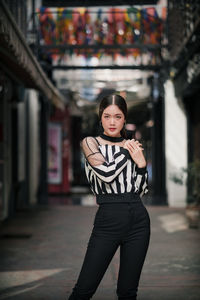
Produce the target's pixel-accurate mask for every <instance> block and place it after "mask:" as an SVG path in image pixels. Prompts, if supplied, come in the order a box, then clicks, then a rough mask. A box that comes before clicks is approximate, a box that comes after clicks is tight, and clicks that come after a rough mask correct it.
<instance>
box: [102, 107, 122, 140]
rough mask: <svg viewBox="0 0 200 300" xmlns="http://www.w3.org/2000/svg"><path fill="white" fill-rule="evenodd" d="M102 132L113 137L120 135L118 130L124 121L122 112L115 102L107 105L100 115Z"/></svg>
mask: <svg viewBox="0 0 200 300" xmlns="http://www.w3.org/2000/svg"><path fill="white" fill-rule="evenodd" d="M101 122H102V126H103V129H104V134H106V135H108V136H113V137H117V136H118V137H119V136H121V134H120V131H121V130H122V128H123V126H124V122H125V117H124V114H123V112H122V111H121V110H120V109H119V107H118V106H117V105H115V104H112V105H109V106H108V107H106V108H105V109H104V111H103V114H102V117H101Z"/></svg>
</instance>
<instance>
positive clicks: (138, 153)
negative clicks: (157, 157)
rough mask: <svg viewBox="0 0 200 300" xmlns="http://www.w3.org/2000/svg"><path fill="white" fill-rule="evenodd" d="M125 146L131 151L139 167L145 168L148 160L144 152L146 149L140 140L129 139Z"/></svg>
mask: <svg viewBox="0 0 200 300" xmlns="http://www.w3.org/2000/svg"><path fill="white" fill-rule="evenodd" d="M123 147H124V148H125V149H127V150H128V151H129V153H130V156H131V157H132V159H133V160H134V162H135V163H136V164H137V166H138V167H139V168H144V167H145V166H146V160H145V157H144V155H143V152H142V151H143V150H144V149H143V148H142V144H141V143H140V142H139V141H136V140H135V139H132V140H127V141H126V142H125V143H124V146H123Z"/></svg>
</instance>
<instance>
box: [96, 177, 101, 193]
mask: <svg viewBox="0 0 200 300" xmlns="http://www.w3.org/2000/svg"><path fill="white" fill-rule="evenodd" d="M97 194H101V187H100V185H99V181H98V179H97Z"/></svg>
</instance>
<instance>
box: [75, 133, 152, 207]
mask: <svg viewBox="0 0 200 300" xmlns="http://www.w3.org/2000/svg"><path fill="white" fill-rule="evenodd" d="M125 141H126V140H125V139H124V138H122V137H109V136H107V135H104V134H101V135H100V136H98V137H96V138H94V137H86V138H84V139H83V140H82V142H81V146H82V150H83V153H84V155H85V171H86V176H87V179H88V182H89V183H90V186H91V190H92V191H93V193H94V194H95V195H96V198H97V203H99V204H100V203H103V202H124V201H127V202H131V201H132V200H133V198H134V196H137V197H138V196H140V197H142V196H143V195H144V194H146V193H147V192H148V173H147V169H146V167H145V168H138V166H137V165H136V164H135V162H134V161H133V159H132V158H131V156H130V154H129V152H128V150H127V149H125V148H123V145H124V143H125Z"/></svg>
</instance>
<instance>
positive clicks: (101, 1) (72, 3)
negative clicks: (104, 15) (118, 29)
mask: <svg viewBox="0 0 200 300" xmlns="http://www.w3.org/2000/svg"><path fill="white" fill-rule="evenodd" d="M157 2H158V0H115V1H113V0H96V1H94V0H82V1H81V0H43V1H42V5H43V6H46V7H91V6H92V7H94V6H102V7H103V6H124V5H130V6H132V5H155V4H157Z"/></svg>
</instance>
